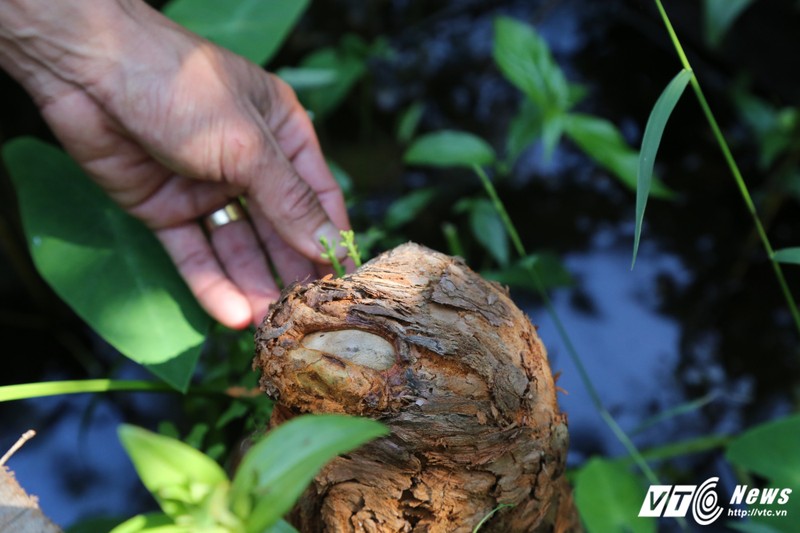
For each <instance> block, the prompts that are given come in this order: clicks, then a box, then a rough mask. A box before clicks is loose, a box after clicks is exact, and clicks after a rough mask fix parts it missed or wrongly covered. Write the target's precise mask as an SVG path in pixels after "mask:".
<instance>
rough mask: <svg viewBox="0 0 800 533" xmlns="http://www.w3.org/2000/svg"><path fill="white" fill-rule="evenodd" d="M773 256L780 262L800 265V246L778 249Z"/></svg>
mask: <svg viewBox="0 0 800 533" xmlns="http://www.w3.org/2000/svg"><path fill="white" fill-rule="evenodd" d="M772 258H773V259H775V261H777V262H779V263H791V264H795V265H800V247H795V248H784V249H783V250H777V251H776V252H775V253H774V254H773V255H772Z"/></svg>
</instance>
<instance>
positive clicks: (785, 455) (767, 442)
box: [725, 415, 800, 495]
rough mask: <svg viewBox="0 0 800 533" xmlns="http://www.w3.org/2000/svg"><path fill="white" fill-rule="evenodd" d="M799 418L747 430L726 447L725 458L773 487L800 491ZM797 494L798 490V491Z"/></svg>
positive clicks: (788, 418)
mask: <svg viewBox="0 0 800 533" xmlns="http://www.w3.org/2000/svg"><path fill="white" fill-rule="evenodd" d="M798 452H800V415H793V416H788V417H786V418H782V419H779V420H774V421H772V422H767V423H765V424H761V425H760V426H756V427H754V428H752V429H749V430H747V431H746V432H745V433H743V434H741V435H739V436H738V437H736V438H735V439H734V440H733V442H731V443H730V445H728V449H727V451H726V453H725V456H726V457H727V459H728V460H729V461H730V462H732V463H734V464H736V465H738V466H740V467H742V468H744V469H746V470H749V471H750V472H753V473H755V474H758V475H760V476H764V477H766V478H768V479H770V480H771V481H772V482H773V483H776V484H787V485H791V486H792V487H796V488H797V489H800V453H798ZM798 494H799V495H800V490H798Z"/></svg>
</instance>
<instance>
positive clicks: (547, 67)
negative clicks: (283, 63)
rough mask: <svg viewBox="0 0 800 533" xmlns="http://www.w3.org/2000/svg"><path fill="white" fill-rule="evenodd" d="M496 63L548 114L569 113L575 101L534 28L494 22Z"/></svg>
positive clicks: (508, 20) (507, 21)
mask: <svg viewBox="0 0 800 533" xmlns="http://www.w3.org/2000/svg"><path fill="white" fill-rule="evenodd" d="M493 55H494V60H495V62H496V63H497V66H498V67H499V68H500V70H501V72H502V73H503V75H504V76H505V77H506V79H508V81H510V82H511V83H512V84H513V85H515V86H516V87H517V88H518V89H519V90H521V91H522V92H523V93H524V94H525V95H526V96H527V97H528V98H530V99H531V100H532V101H533V102H534V103H535V104H536V105H538V106H539V107H540V108H541V109H542V111H543V113H544V114H546V115H547V114H550V113H552V112H558V113H563V112H565V111H567V109H568V107H569V104H570V100H571V97H572V96H573V94H572V92H571V91H570V87H569V84H568V83H567V80H566V78H565V77H564V73H563V72H562V71H561V68H560V67H559V66H558V65H557V64H556V62H555V60H554V59H553V56H552V54H551V53H550V48H549V47H548V46H547V43H546V42H545V41H544V39H542V38H541V37H540V36H539V34H538V33H537V32H536V30H534V29H533V28H532V27H531V26H528V25H527V24H524V23H522V22H519V21H517V20H514V19H512V18H508V17H499V18H497V19H495V21H494V49H493Z"/></svg>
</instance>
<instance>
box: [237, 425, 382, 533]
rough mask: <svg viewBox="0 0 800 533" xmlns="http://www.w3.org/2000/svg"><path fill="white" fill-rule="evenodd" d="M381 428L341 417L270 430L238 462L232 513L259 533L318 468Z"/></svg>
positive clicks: (281, 512) (286, 508) (290, 502)
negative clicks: (244, 520) (239, 463)
mask: <svg viewBox="0 0 800 533" xmlns="http://www.w3.org/2000/svg"><path fill="white" fill-rule="evenodd" d="M387 433H388V430H387V429H386V427H385V426H383V425H382V424H380V423H378V422H376V421H374V420H369V419H366V418H354V417H349V416H341V415H317V416H311V415H306V416H299V417H297V418H294V419H292V420H290V421H289V422H287V423H285V424H283V425H281V426H278V427H277V428H276V429H274V430H272V431H270V432H269V433H268V434H267V436H266V438H265V439H264V440H262V441H261V442H259V443H258V444H256V445H255V446H253V447H252V448H251V449H250V450H249V451H248V452H247V453H246V454H245V456H244V458H243V459H242V463H241V465H239V469H238V471H237V472H236V477H235V478H234V480H233V488H232V491H231V501H232V502H233V511H234V512H235V513H237V514H238V515H239V516H240V517H242V518H243V519H246V520H247V531H248V532H250V533H260V532H261V531H263V530H264V529H266V528H267V527H269V526H271V525H273V524H275V523H276V522H277V521H278V520H279V519H280V517H281V516H283V515H284V514H285V513H286V512H288V511H289V509H291V507H292V505H293V504H294V502H295V501H296V500H297V498H298V497H299V496H300V494H302V492H303V490H305V488H306V486H307V485H308V484H309V483H310V482H311V480H312V479H313V478H314V476H315V475H316V474H317V472H318V471H319V469H320V468H322V467H323V466H324V465H325V464H326V463H327V462H328V461H330V460H331V459H333V458H334V457H336V456H337V455H339V454H341V453H345V452H347V451H350V450H352V449H354V448H357V447H358V446H361V445H362V444H364V443H365V442H367V441H369V440H372V439H374V438H376V437H380V436H382V435H386V434H387Z"/></svg>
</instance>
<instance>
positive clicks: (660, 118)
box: [631, 69, 693, 268]
mask: <svg viewBox="0 0 800 533" xmlns="http://www.w3.org/2000/svg"><path fill="white" fill-rule="evenodd" d="M692 76H693V74H692V72H691V71H690V70H686V69H683V70H681V71H680V72H678V74H677V75H676V76H675V77H674V78H672V81H670V82H669V84H667V86H666V88H665V89H664V92H662V93H661V96H659V97H658V100H656V104H655V105H654V106H653V110H652V111H651V112H650V117H649V118H648V119H647V126H645V128H644V136H643V137H642V150H641V152H640V153H639V171H638V173H637V174H636V229H635V230H634V237H633V258H632V259H631V268H633V265H634V264H635V263H636V253H637V252H638V251H639V238H640V237H641V234H642V222H643V220H644V210H645V207H646V206H647V197H648V195H649V194H650V187H651V182H652V180H653V165H654V164H655V161H656V153H657V152H658V147H659V145H660V144H661V136H662V135H663V134H664V128H665V127H666V126H667V120H669V117H670V115H671V114H672V110H673V109H675V104H677V103H678V100H680V97H681V95H682V94H683V91H684V89H686V85H687V84H688V83H689V80H691V79H692Z"/></svg>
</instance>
